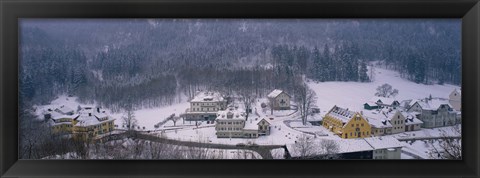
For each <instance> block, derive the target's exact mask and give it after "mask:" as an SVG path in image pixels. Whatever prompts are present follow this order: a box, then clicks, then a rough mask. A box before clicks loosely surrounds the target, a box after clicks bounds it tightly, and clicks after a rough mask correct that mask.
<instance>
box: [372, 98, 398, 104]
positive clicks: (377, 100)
mask: <svg viewBox="0 0 480 178" xmlns="http://www.w3.org/2000/svg"><path fill="white" fill-rule="evenodd" d="M395 101H397V100H395V99H393V98H385V97H378V96H376V97H373V98H371V99H370V100H369V102H373V103H379V104H385V105H392V104H393V103H394V102H395ZM397 102H398V101H397Z"/></svg>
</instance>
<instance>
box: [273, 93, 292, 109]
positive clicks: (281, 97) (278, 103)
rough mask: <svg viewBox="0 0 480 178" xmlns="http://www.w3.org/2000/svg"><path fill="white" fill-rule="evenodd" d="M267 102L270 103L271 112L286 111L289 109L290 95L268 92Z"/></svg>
mask: <svg viewBox="0 0 480 178" xmlns="http://www.w3.org/2000/svg"><path fill="white" fill-rule="evenodd" d="M267 97H268V101H269V102H270V107H271V109H273V110H287V109H290V95H288V94H287V93H285V92H284V91H283V90H278V89H275V90H273V91H272V92H270V93H269V94H268V95H267Z"/></svg>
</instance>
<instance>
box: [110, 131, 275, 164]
mask: <svg viewBox="0 0 480 178" xmlns="http://www.w3.org/2000/svg"><path fill="white" fill-rule="evenodd" d="M126 137H127V134H126V133H122V134H116V135H111V136H106V137H104V140H105V141H109V140H116V139H120V138H126ZM134 137H135V138H138V139H143V140H148V141H152V142H160V143H165V144H171V145H178V146H186V147H199V148H213V149H234V150H251V151H255V152H257V153H258V154H260V156H262V159H273V156H272V154H271V152H270V150H272V149H275V148H282V145H254V146H247V145H246V146H236V145H225V144H216V143H200V142H189V141H179V140H172V139H168V138H161V137H157V136H154V135H147V134H141V133H136V134H135V135H134Z"/></svg>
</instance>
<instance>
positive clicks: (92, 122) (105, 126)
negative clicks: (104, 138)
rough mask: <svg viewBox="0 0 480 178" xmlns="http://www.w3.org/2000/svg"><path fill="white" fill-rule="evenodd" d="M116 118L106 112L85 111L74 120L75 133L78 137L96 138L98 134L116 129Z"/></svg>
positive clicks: (83, 138)
mask: <svg viewBox="0 0 480 178" xmlns="http://www.w3.org/2000/svg"><path fill="white" fill-rule="evenodd" d="M114 120H115V119H110V118H109V117H108V116H107V115H106V114H105V113H104V112H100V111H99V110H98V111H84V112H83V113H81V115H80V117H78V118H77V119H75V120H74V121H73V135H74V138H76V139H81V140H87V139H94V138H96V137H97V136H98V135H102V134H107V133H110V132H112V131H113V130H114V123H113V121H114Z"/></svg>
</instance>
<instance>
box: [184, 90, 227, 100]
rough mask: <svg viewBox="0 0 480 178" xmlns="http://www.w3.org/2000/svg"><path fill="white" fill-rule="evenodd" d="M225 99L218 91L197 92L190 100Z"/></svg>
mask: <svg viewBox="0 0 480 178" xmlns="http://www.w3.org/2000/svg"><path fill="white" fill-rule="evenodd" d="M220 101H224V98H223V96H222V95H221V94H220V93H218V92H197V94H196V95H195V97H194V98H193V99H192V100H190V102H220Z"/></svg>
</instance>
